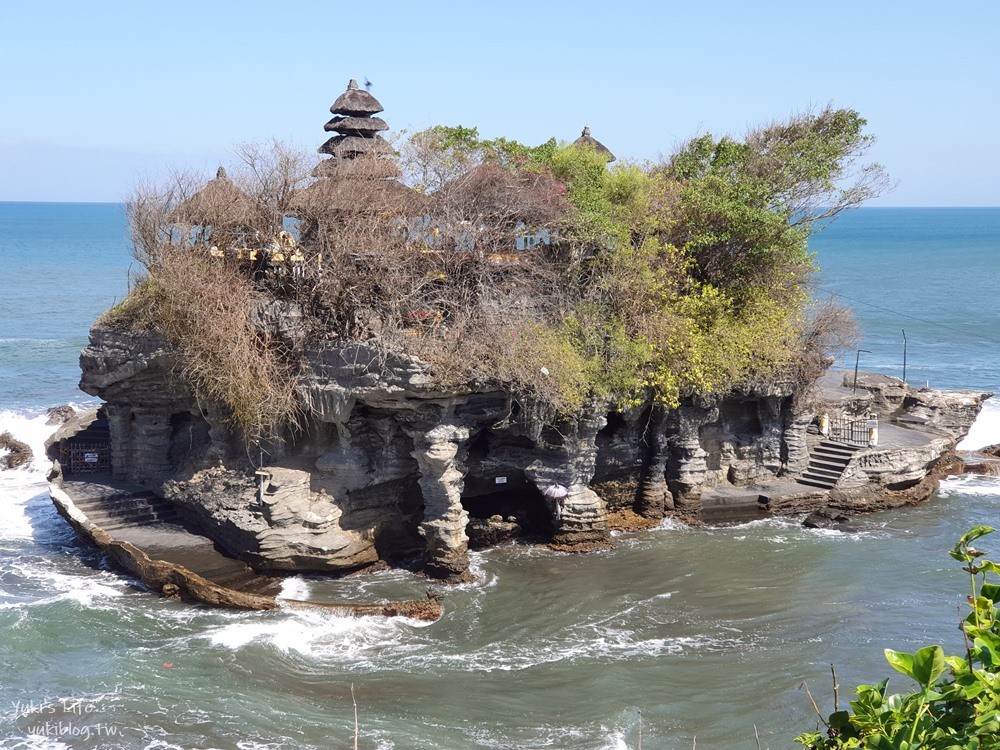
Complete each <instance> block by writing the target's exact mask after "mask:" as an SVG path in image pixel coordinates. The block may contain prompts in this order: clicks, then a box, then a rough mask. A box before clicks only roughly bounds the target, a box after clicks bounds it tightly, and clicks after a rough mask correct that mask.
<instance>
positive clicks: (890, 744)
mask: <svg viewBox="0 0 1000 750" xmlns="http://www.w3.org/2000/svg"><path fill="white" fill-rule="evenodd" d="M993 531H994V529H992V528H991V527H989V526H976V527H974V528H972V529H971V530H970V531H969V532H968V533H966V534H965V535H964V536H962V538H961V539H960V540H959V541H958V543H957V544H956V545H955V547H954V549H952V550H951V552H950V553H949V554H950V555H951V556H952V557H953V558H954V559H956V560H958V561H959V562H961V563H964V564H963V566H962V570H964V571H966V572H967V573H968V574H969V582H970V589H971V595H970V596H969V597H968V601H969V605H970V607H971V609H972V612H971V613H970V614H969V615H968V616H967V617H966V618H965V619H964V620H963V621H962V623H961V626H960V627H961V630H962V632H963V634H964V635H965V642H966V652H965V655H964V656H946V655H945V653H944V649H943V648H942V647H941V646H925V647H924V648H921V649H919V650H918V651H916V652H915V653H913V654H907V653H903V652H900V651H893V650H892V649H886V651H885V657H886V660H887V661H888V662H889V664H890V665H891V666H892V667H893V669H895V670H896V671H898V672H901V673H902V674H904V675H906V676H907V677H909V678H910V679H912V680H913V681H914V682H916V683H917V687H918V690H917V691H915V692H911V693H898V694H890V693H889V692H888V684H889V680H888V679H885V680H882V681H881V682H880V683H878V684H877V685H859V686H858V687H857V688H855V693H856V695H857V698H856V699H855V700H853V701H851V704H850V705H851V710H850V711H840V710H838V711H835V712H834V713H832V714H830V715H829V717H827V718H826V719H823V724H824V725H825V727H826V732H819V731H816V732H806V733H804V734H801V735H799V736H798V737H796V738H795V741H796V742H798V743H799V744H800V745H803V746H804V747H807V748H810V750H831V749H833V748H866V749H869V750H917V749H918V748H921V749H925V750H995V749H996V748H1000V609H998V604H1000V584H998V583H995V582H991V581H988V580H987V574H989V573H992V574H998V573H1000V566H998V565H997V564H996V563H994V562H993V561H991V560H987V559H985V557H984V555H985V554H986V553H985V552H981V551H980V550H977V549H976V548H974V547H973V546H972V542H973V541H975V540H976V539H978V538H980V537H982V536H985V535H986V534H990V533H992V532H993ZM821 718H822V717H821Z"/></svg>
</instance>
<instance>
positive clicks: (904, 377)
mask: <svg viewBox="0 0 1000 750" xmlns="http://www.w3.org/2000/svg"><path fill="white" fill-rule="evenodd" d="M899 330H901V331H903V384H904V385H905V384H906V331H905V330H904V329H902V328H900V329H899Z"/></svg>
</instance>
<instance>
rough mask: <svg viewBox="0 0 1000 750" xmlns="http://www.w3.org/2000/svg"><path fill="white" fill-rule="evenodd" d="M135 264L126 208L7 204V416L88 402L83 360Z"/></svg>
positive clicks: (2, 368) (1, 393) (1, 257)
mask: <svg viewBox="0 0 1000 750" xmlns="http://www.w3.org/2000/svg"><path fill="white" fill-rule="evenodd" d="M131 262H132V257H131V254H130V252H129V245H128V227H127V224H126V221H125V209H124V206H122V205H120V204H114V203H0V269H3V274H4V279H3V282H2V283H3V293H2V294H0V409H11V408H14V409H32V408H34V409H38V408H43V407H47V406H52V405H54V404H59V403H67V402H70V401H74V402H79V401H81V400H83V399H86V398H87V396H86V395H85V394H82V393H80V392H79V391H78V390H77V388H76V383H77V382H78V381H79V366H78V355H79V352H80V349H82V348H83V347H84V346H86V344H87V331H88V330H89V328H90V325H91V323H93V321H94V320H95V319H96V318H97V316H99V315H100V314H101V313H102V312H103V311H104V310H106V309H108V308H109V307H111V305H112V304H114V302H115V301H116V300H121V299H122V298H123V297H124V296H125V294H126V292H127V290H128V271H129V267H130V264H131Z"/></svg>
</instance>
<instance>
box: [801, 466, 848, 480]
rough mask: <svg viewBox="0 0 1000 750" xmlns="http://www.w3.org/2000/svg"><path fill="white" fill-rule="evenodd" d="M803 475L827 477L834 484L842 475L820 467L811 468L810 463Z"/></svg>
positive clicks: (836, 471)
mask: <svg viewBox="0 0 1000 750" xmlns="http://www.w3.org/2000/svg"><path fill="white" fill-rule="evenodd" d="M803 473H805V474H812V475H813V476H817V477H829V478H830V479H832V480H833V481H834V482H836V481H837V480H838V479H840V477H841V475H842V474H843V472H841V471H839V470H831V469H824V468H823V467H821V466H813V464H812V463H810V464H809V466H807V467H806V470H805V472H803Z"/></svg>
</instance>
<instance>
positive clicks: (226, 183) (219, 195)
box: [170, 167, 261, 231]
mask: <svg viewBox="0 0 1000 750" xmlns="http://www.w3.org/2000/svg"><path fill="white" fill-rule="evenodd" d="M260 217H261V212H260V209H259V208H258V207H257V205H256V204H255V203H254V202H253V201H252V200H251V199H250V197H249V196H248V195H247V194H246V193H244V192H243V191H242V190H240V189H239V188H238V187H237V186H236V183H234V182H233V181H232V180H230V179H229V177H228V176H227V175H226V170H225V168H224V167H219V170H218V171H217V172H216V173H215V179H214V180H209V181H208V182H207V183H206V184H205V187H203V188H202V189H201V190H199V191H198V192H197V193H195V194H194V195H192V196H191V197H190V198H188V199H187V200H186V201H184V202H183V203H181V204H180V205H179V206H177V208H175V209H174V210H173V211H172V212H171V214H170V220H171V221H173V222H175V223H177V224H190V225H192V226H200V227H206V228H207V227H213V228H216V229H224V230H227V231H232V230H234V229H239V228H249V227H252V226H255V225H256V224H258V223H259V220H260Z"/></svg>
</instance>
